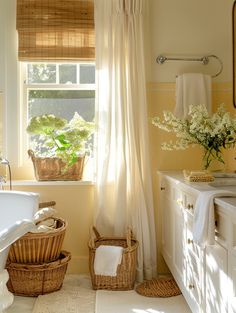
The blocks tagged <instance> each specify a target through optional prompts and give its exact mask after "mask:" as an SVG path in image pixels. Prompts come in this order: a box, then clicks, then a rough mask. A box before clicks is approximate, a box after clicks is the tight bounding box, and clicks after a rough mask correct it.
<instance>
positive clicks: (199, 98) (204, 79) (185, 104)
mask: <svg viewBox="0 0 236 313" xmlns="http://www.w3.org/2000/svg"><path fill="white" fill-rule="evenodd" d="M211 84H212V82H211V76H210V75H205V74H201V73H185V74H182V75H179V76H178V77H177V78H176V106H175V110H174V114H175V115H176V116H177V117H179V118H184V117H186V116H187V115H188V113H189V106H190V105H199V104H204V105H205V106H206V108H207V110H208V112H209V113H210V114H211V106H212V104H211V102H212V101H211V98H212V94H211V89H212V88H211Z"/></svg>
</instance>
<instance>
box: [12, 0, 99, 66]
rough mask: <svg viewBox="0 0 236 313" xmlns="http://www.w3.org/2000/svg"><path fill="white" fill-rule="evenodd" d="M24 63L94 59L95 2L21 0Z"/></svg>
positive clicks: (19, 24)
mask: <svg viewBox="0 0 236 313" xmlns="http://www.w3.org/2000/svg"><path fill="white" fill-rule="evenodd" d="M16 26H17V30H18V37H19V51H18V57H19V60H20V61H44V60H48V61H50V60H94V59H95V36H94V4H93V1H92V0H50V1H49V0H17V22H16Z"/></svg>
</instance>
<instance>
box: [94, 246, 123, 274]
mask: <svg viewBox="0 0 236 313" xmlns="http://www.w3.org/2000/svg"><path fill="white" fill-rule="evenodd" d="M122 253H123V248H122V247H117V246H104V245H101V246H99V247H98V248H97V249H96V252H95V259H94V272H95V275H104V276H116V275H117V266H118V265H119V264H120V263H121V260H122Z"/></svg>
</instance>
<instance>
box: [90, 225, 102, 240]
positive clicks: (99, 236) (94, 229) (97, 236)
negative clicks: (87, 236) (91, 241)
mask: <svg viewBox="0 0 236 313" xmlns="http://www.w3.org/2000/svg"><path fill="white" fill-rule="evenodd" d="M92 229H93V232H94V234H95V236H96V239H100V238H101V235H100V233H99V232H98V230H97V228H96V227H95V226H93V228H92Z"/></svg>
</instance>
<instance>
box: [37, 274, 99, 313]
mask: <svg viewBox="0 0 236 313" xmlns="http://www.w3.org/2000/svg"><path fill="white" fill-rule="evenodd" d="M95 295H96V292H95V291H94V290H92V289H91V287H90V282H89V280H88V279H87V278H86V277H85V278H84V279H82V280H81V277H80V279H79V280H77V281H76V280H75V279H74V278H73V279H71V281H70V277H67V280H66V283H64V284H63V287H62V289H61V290H59V291H56V292H53V293H50V294H47V295H43V296H39V297H38V298H37V300H36V302H35V305H34V309H33V312H32V313H94V312H95Z"/></svg>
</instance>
